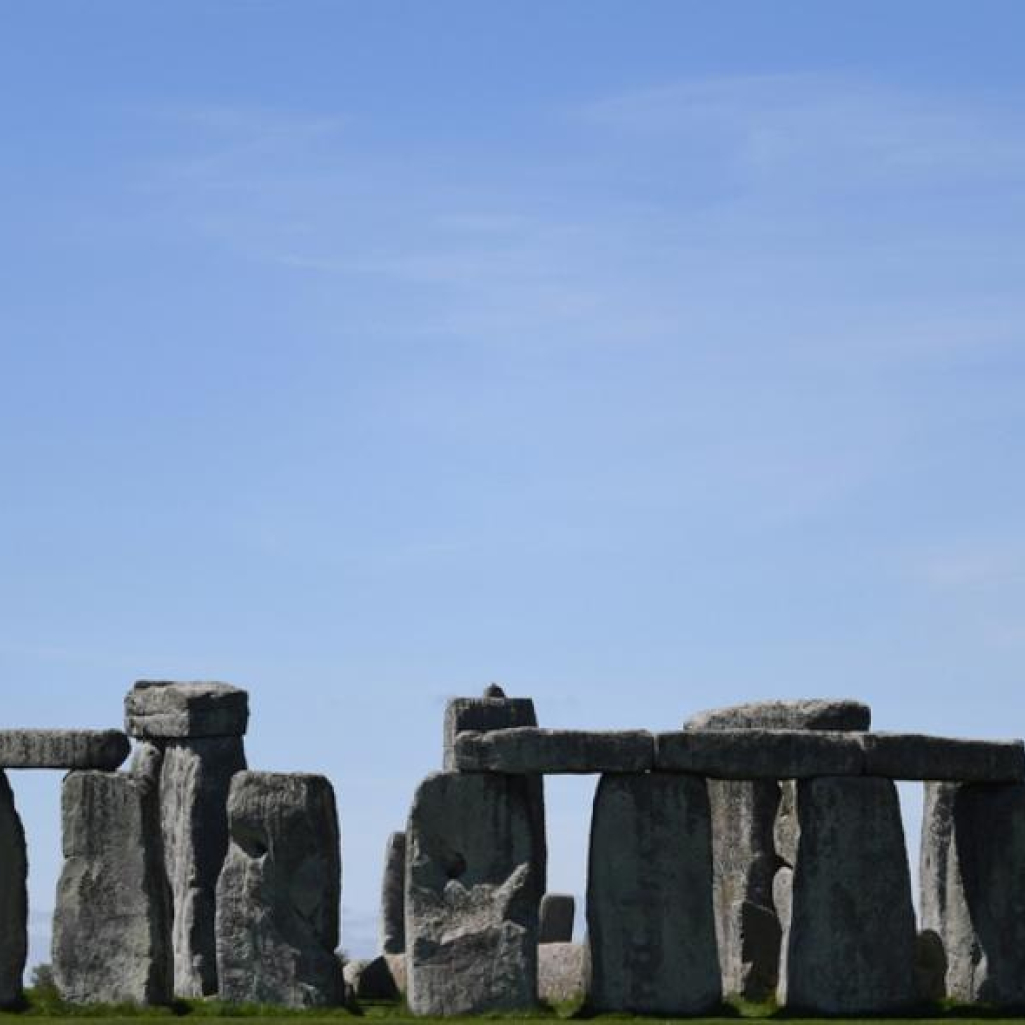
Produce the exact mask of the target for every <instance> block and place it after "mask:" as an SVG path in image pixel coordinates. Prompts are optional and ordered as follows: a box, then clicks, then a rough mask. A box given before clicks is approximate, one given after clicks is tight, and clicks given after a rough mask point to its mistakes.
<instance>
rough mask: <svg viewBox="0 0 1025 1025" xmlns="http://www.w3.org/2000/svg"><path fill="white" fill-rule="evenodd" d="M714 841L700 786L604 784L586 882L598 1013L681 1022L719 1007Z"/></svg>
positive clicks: (682, 779) (647, 779)
mask: <svg viewBox="0 0 1025 1025" xmlns="http://www.w3.org/2000/svg"><path fill="white" fill-rule="evenodd" d="M711 844H712V838H711V823H710V813H709V805H708V792H707V790H706V788H705V785H704V781H703V780H701V779H699V778H698V777H695V776H687V775H675V774H668V773H665V774H663V773H646V774H623V775H608V776H603V777H602V778H601V781H600V783H599V784H598V790H597V793H596V795H595V799H594V814H593V818H592V822H591V844H590V860H589V868H588V882H587V925H588V935H589V939H590V946H591V985H590V1003H591V1006H592V1009H593V1010H595V1011H599V1012H618V1013H630V1014H651V1015H659V1016H667V1017H676V1016H684V1015H696V1014H703V1013H707V1012H709V1011H712V1010H713V1009H714V1008H716V1007H717V1006H718V1004H719V1003H720V1001H721V998H722V986H721V980H720V972H719V960H718V957H717V953H716V937H715V916H714V911H713V902H712V849H711Z"/></svg>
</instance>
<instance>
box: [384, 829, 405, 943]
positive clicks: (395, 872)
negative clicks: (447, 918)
mask: <svg viewBox="0 0 1025 1025" xmlns="http://www.w3.org/2000/svg"><path fill="white" fill-rule="evenodd" d="M405 898H406V834H405V833H392V834H391V836H389V837H388V843H387V845H386V846H385V849H384V878H383V880H382V882H381V921H380V929H381V952H382V953H384V954H402V953H404V952H405V950H406V920H405V919H406V899H405Z"/></svg>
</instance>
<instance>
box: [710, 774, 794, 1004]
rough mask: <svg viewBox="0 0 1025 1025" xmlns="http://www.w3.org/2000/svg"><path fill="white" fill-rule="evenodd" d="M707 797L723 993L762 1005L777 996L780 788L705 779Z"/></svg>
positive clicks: (767, 782)
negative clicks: (776, 849) (774, 889)
mask: <svg viewBox="0 0 1025 1025" xmlns="http://www.w3.org/2000/svg"><path fill="white" fill-rule="evenodd" d="M708 797H709V802H710V804H711V809H712V865H713V870H714V894H715V920H716V935H717V937H718V941H719V959H720V962H721V967H722V978H723V991H724V993H725V994H726V995H727V996H738V997H743V998H744V999H746V1000H753V1001H760V1000H765V999H768V998H769V997H770V996H771V995H772V994H774V993H775V991H776V982H777V978H778V970H779V944H780V926H779V922H778V920H777V918H776V912H775V909H774V907H773V901H772V885H773V879H774V877H775V874H776V869H777V866H778V864H779V861H778V859H777V857H776V855H775V852H774V851H773V837H772V834H773V825H774V823H775V819H776V808H777V807H778V805H779V799H780V794H779V786H778V785H777V784H776V783H774V782H772V781H770V780H755V781H745V780H714V779H710V780H709V781H708Z"/></svg>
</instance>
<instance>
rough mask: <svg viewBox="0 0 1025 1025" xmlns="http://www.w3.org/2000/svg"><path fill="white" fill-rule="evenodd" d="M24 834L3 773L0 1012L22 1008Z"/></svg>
mask: <svg viewBox="0 0 1025 1025" xmlns="http://www.w3.org/2000/svg"><path fill="white" fill-rule="evenodd" d="M27 879H28V859H27V857H26V853H25V830H24V829H23V828H22V824H21V818H20V816H19V815H18V810H17V808H16V807H15V804H14V792H13V791H12V790H11V784H10V783H9V782H8V779H7V775H6V773H4V772H3V771H2V770H0V1008H15V1007H18V1006H19V1005H20V1004H21V1001H22V991H21V979H22V975H23V973H24V971H25V956H26V954H27V951H28V896H27V891H26V881H27Z"/></svg>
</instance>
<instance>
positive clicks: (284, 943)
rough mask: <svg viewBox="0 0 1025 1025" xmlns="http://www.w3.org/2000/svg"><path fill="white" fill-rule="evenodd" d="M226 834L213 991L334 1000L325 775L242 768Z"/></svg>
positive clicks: (337, 969)
mask: <svg viewBox="0 0 1025 1025" xmlns="http://www.w3.org/2000/svg"><path fill="white" fill-rule="evenodd" d="M228 824H229V829H230V833H231V843H230V846H229V848H228V856H227V858H226V859H225V862H224V868H223V869H222V870H221V877H220V879H219V881H218V883H217V914H216V930H217V972H218V979H219V983H220V995H221V998H222V999H224V1000H228V1001H231V1002H239V1003H264V1004H281V1005H284V1006H286V1007H314V1006H325V1005H332V1004H340V1003H342V1001H343V1000H344V995H345V989H344V980H343V977H342V967H341V964H340V962H339V960H338V958H337V957H336V956H335V949H336V947H337V946H338V914H339V901H340V898H341V854H340V850H339V832H338V817H337V812H336V809H335V797H334V791H333V790H332V787H331V784H330V782H329V781H328V780H327V779H325V778H324V777H323V776H314V775H305V774H300V773H293V774H286V773H272V772H239V773H236V775H235V776H234V778H233V779H232V782H231V791H230V794H229V796H228Z"/></svg>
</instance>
